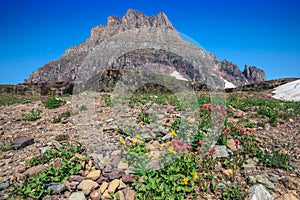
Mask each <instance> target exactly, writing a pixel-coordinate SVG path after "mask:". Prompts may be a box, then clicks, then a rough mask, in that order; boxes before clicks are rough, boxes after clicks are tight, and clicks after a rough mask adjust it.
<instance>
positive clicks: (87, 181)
mask: <svg viewBox="0 0 300 200" xmlns="http://www.w3.org/2000/svg"><path fill="white" fill-rule="evenodd" d="M109 95H110V94H104V93H101V94H99V93H85V94H83V95H82V96H81V97H79V98H75V97H73V96H69V97H63V98H64V99H65V100H66V103H65V104H64V105H62V106H60V107H58V108H54V109H48V108H46V107H45V105H44V104H43V103H42V102H41V101H36V102H26V103H24V104H15V105H11V106H1V107H0V137H1V143H0V147H1V149H0V167H1V168H0V198H3V199H8V198H12V199H18V198H19V197H17V196H13V195H12V196H9V193H8V192H7V191H8V190H9V186H12V185H13V184H14V183H16V182H18V181H20V180H22V178H24V176H33V175H34V174H36V173H39V172H41V171H43V170H44V169H45V165H46V166H47V164H44V165H38V166H35V167H31V168H30V167H28V166H26V160H30V159H32V158H33V157H37V156H39V155H42V154H43V153H44V152H45V150H46V149H49V148H54V149H55V148H56V149H59V148H60V146H61V145H64V140H61V139H59V137H62V136H65V135H67V137H68V138H69V140H70V141H73V142H74V141H82V142H83V144H84V148H85V151H84V152H86V153H87V160H85V161H84V162H83V163H81V164H82V166H83V168H82V169H81V170H80V171H79V172H78V173H77V174H74V175H71V176H70V177H69V179H68V180H65V181H63V183H55V184H52V185H51V184H50V185H48V186H47V187H48V188H49V190H51V193H52V194H51V195H47V196H46V197H44V198H43V199H73V200H77V199H92V200H94V199H113V198H115V199H134V196H135V193H136V191H135V189H134V187H133V186H132V183H134V182H139V181H142V180H140V178H139V176H137V175H136V174H135V173H134V172H133V171H132V170H131V167H132V166H130V165H131V163H130V162H125V161H124V160H122V158H124V157H126V153H125V154H124V151H123V149H124V146H125V147H126V145H127V143H130V144H132V143H133V144H135V143H136V142H139V141H143V142H144V145H145V148H146V149H148V150H149V151H148V152H147V153H146V154H147V155H149V156H150V157H151V161H152V162H151V161H150V162H149V163H147V164H148V166H149V167H151V168H152V169H156V168H159V167H158V166H159V165H158V164H157V163H155V161H156V160H157V159H158V158H159V156H161V155H163V154H164V150H165V149H166V148H165V147H166V146H168V145H169V144H170V141H171V140H172V138H174V137H175V136H174V134H172V131H171V130H172V129H171V127H172V123H174V120H175V119H176V118H178V117H180V116H183V113H182V112H180V111H179V110H178V108H177V107H176V106H173V105H162V106H158V105H156V104H154V103H146V104H140V103H136V104H135V105H134V106H131V107H127V108H124V109H123V110H122V112H121V114H120V113H118V114H116V113H117V110H116V109H117V108H116V107H112V106H110V99H109V98H108V96H109ZM232 95H234V96H235V97H236V98H237V99H244V98H253V99H256V98H264V99H271V97H272V93H271V91H264V92H234V94H232V93H230V94H227V96H228V97H229V96H232ZM32 109H36V110H41V111H42V112H41V114H40V115H41V118H40V119H37V120H35V121H26V120H24V119H22V114H24V113H30V111H31V110H32ZM230 109H231V112H232V115H229V118H228V121H229V122H231V123H233V124H239V125H240V126H241V127H242V126H243V127H244V128H245V129H247V130H248V128H249V127H247V125H249V124H251V134H252V135H253V137H254V138H255V140H256V142H257V143H258V144H259V147H260V148H261V149H263V150H264V151H265V152H272V149H273V148H275V149H276V150H278V151H280V152H281V153H283V154H287V155H289V156H290V158H291V159H290V162H289V166H290V167H289V168H288V169H282V168H276V167H267V166H266V165H264V164H263V163H262V162H261V161H260V160H259V159H258V158H256V157H255V156H250V155H244V157H243V159H244V160H245V162H244V163H243V165H242V166H240V167H238V168H237V169H235V168H233V167H227V168H226V167H224V164H223V161H224V159H226V158H229V156H230V155H229V154H228V152H232V153H233V154H238V153H237V152H239V146H238V145H235V144H234V142H233V144H232V141H233V140H229V141H228V142H227V144H226V145H224V146H222V145H217V146H215V147H216V156H215V157H216V162H215V168H214V169H213V172H214V174H215V180H216V181H217V184H218V186H219V188H220V189H219V190H218V191H217V192H213V191H212V190H207V191H203V190H201V189H197V199H221V198H222V193H223V192H224V191H223V190H221V188H222V187H225V186H232V184H233V182H237V183H239V185H240V186H241V187H242V188H243V190H244V192H245V195H243V197H240V198H242V199H244V198H245V197H246V196H248V197H247V198H248V199H253V200H254V199H255V198H257V199H283V200H289V199H291V200H294V199H299V198H300V196H299V195H300V185H299V183H300V154H299V152H300V143H299V141H300V132H299V130H300V116H299V115H295V116H291V117H285V118H280V119H279V120H278V121H277V122H276V123H275V124H272V123H271V124H270V123H269V122H268V120H267V119H266V117H263V116H257V115H255V111H253V110H251V109H250V110H243V109H239V108H235V107H234V106H230ZM68 111H70V112H71V113H72V115H71V116H70V117H61V119H60V120H58V121H56V120H57V119H58V118H60V116H62V115H63V114H64V113H66V112H68ZM141 111H143V112H145V113H146V114H148V113H150V114H151V113H152V112H157V115H156V118H155V123H150V124H147V123H145V121H146V120H147V118H143V119H141V120H140V121H139V122H138V120H137V119H138V118H141ZM183 117H184V116H183ZM243 119H244V120H243ZM186 120H187V122H188V123H189V127H191V126H192V125H193V124H196V123H197V120H198V119H197V118H196V117H195V118H193V117H188V116H187V117H186ZM54 122H56V123H54ZM122 122H123V123H122ZM131 125H132V126H131ZM120 129H130V131H132V133H133V134H132V135H126V134H124V133H122V131H120ZM249 130H250V129H249ZM32 140H34V141H32ZM12 142H13V143H12ZM18 142H19V143H18ZM11 144H13V145H16V146H18V145H21V146H19V147H17V148H18V149H17V150H16V149H9V146H10V145H11ZM22 145H23V146H22ZM16 146H15V147H16ZM222 149H223V150H224V149H225V153H224V151H223V150H222ZM83 156H84V153H77V154H76V155H75V157H78V158H82V157H83ZM232 173H235V174H236V175H235V177H234V178H233V179H232V178H230V177H231V175H232ZM26 174H27V175H26ZM7 188H8V189H7ZM255 195H258V196H255ZM259 195H261V197H259ZM117 196H118V197H117ZM186 198H188V197H186Z"/></svg>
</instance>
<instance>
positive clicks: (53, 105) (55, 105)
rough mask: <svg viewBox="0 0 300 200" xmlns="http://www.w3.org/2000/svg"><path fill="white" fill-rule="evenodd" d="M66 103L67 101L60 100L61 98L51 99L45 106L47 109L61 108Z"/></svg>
mask: <svg viewBox="0 0 300 200" xmlns="http://www.w3.org/2000/svg"><path fill="white" fill-rule="evenodd" d="M64 103H65V100H63V99H60V98H56V97H49V98H48V99H47V100H46V101H45V102H44V105H45V106H46V107H47V108H50V109H52V108H58V107H60V106H61V105H62V104H64Z"/></svg>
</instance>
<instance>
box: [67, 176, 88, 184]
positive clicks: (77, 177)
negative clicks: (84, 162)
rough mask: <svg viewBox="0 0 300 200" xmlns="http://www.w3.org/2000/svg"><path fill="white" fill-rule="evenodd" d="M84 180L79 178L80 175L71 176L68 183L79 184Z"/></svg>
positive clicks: (81, 177)
mask: <svg viewBox="0 0 300 200" xmlns="http://www.w3.org/2000/svg"><path fill="white" fill-rule="evenodd" d="M85 179H86V178H85V177H83V176H80V175H71V176H70V177H69V181H70V182H73V181H75V182H81V181H83V180H85Z"/></svg>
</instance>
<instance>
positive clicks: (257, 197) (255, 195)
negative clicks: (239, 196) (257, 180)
mask: <svg viewBox="0 0 300 200" xmlns="http://www.w3.org/2000/svg"><path fill="white" fill-rule="evenodd" d="M247 199H248V200H273V199H274V198H273V197H272V195H271V194H270V193H269V191H268V190H267V189H266V188H265V187H264V186H263V185H261V184H257V185H254V186H252V187H251V188H250V189H249V194H248V198H247Z"/></svg>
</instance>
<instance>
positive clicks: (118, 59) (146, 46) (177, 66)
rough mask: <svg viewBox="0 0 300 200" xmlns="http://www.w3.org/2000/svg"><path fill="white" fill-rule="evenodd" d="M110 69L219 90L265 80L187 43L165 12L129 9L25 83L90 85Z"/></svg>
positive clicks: (252, 69) (255, 71)
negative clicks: (174, 76)
mask: <svg viewBox="0 0 300 200" xmlns="http://www.w3.org/2000/svg"><path fill="white" fill-rule="evenodd" d="M109 69H117V70H118V69H122V70H123V69H125V70H146V71H148V72H151V71H155V72H157V73H158V74H164V75H167V76H171V74H174V73H175V74H176V73H177V74H180V75H181V76H182V77H184V78H185V79H186V80H190V81H196V82H202V83H207V84H212V85H216V84H217V85H219V86H220V87H222V84H223V83H224V84H225V87H226V83H227V85H231V86H234V87H235V86H241V85H245V84H249V83H253V82H260V81H264V80H265V75H264V72H263V71H262V70H259V69H257V68H256V67H246V68H245V70H244V72H242V71H241V70H240V68H239V67H238V66H237V65H235V64H234V63H232V62H229V61H227V60H224V61H221V62H220V61H218V60H217V58H216V56H215V55H214V54H212V53H209V52H207V51H205V50H204V49H202V48H201V47H199V46H195V45H192V44H190V43H188V42H186V41H184V40H183V39H182V38H181V37H180V35H179V33H178V32H177V31H176V29H175V28H174V27H173V25H172V23H171V22H170V20H169V19H168V17H167V15H166V14H165V13H163V12H160V13H158V14H157V15H153V16H147V15H145V14H143V13H142V12H140V11H137V10H132V9H129V10H127V12H126V13H125V15H124V16H123V17H118V16H109V17H108V18H107V24H106V26H103V25H98V26H96V27H94V28H93V29H92V30H91V36H90V38H88V39H87V40H86V41H85V42H83V43H81V44H80V45H78V46H74V47H71V48H69V49H68V50H66V51H65V53H64V54H63V55H62V57H61V58H60V59H59V60H57V61H52V62H49V63H47V64H45V65H44V66H43V67H41V68H39V69H38V70H37V71H35V72H33V73H32V74H31V75H30V77H29V78H28V79H27V80H25V83H27V84H40V83H43V82H59V81H63V82H72V81H78V82H80V81H87V80H89V79H90V78H92V77H93V76H98V77H100V75H101V73H103V71H105V70H109ZM99 74H100V75H99Z"/></svg>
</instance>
